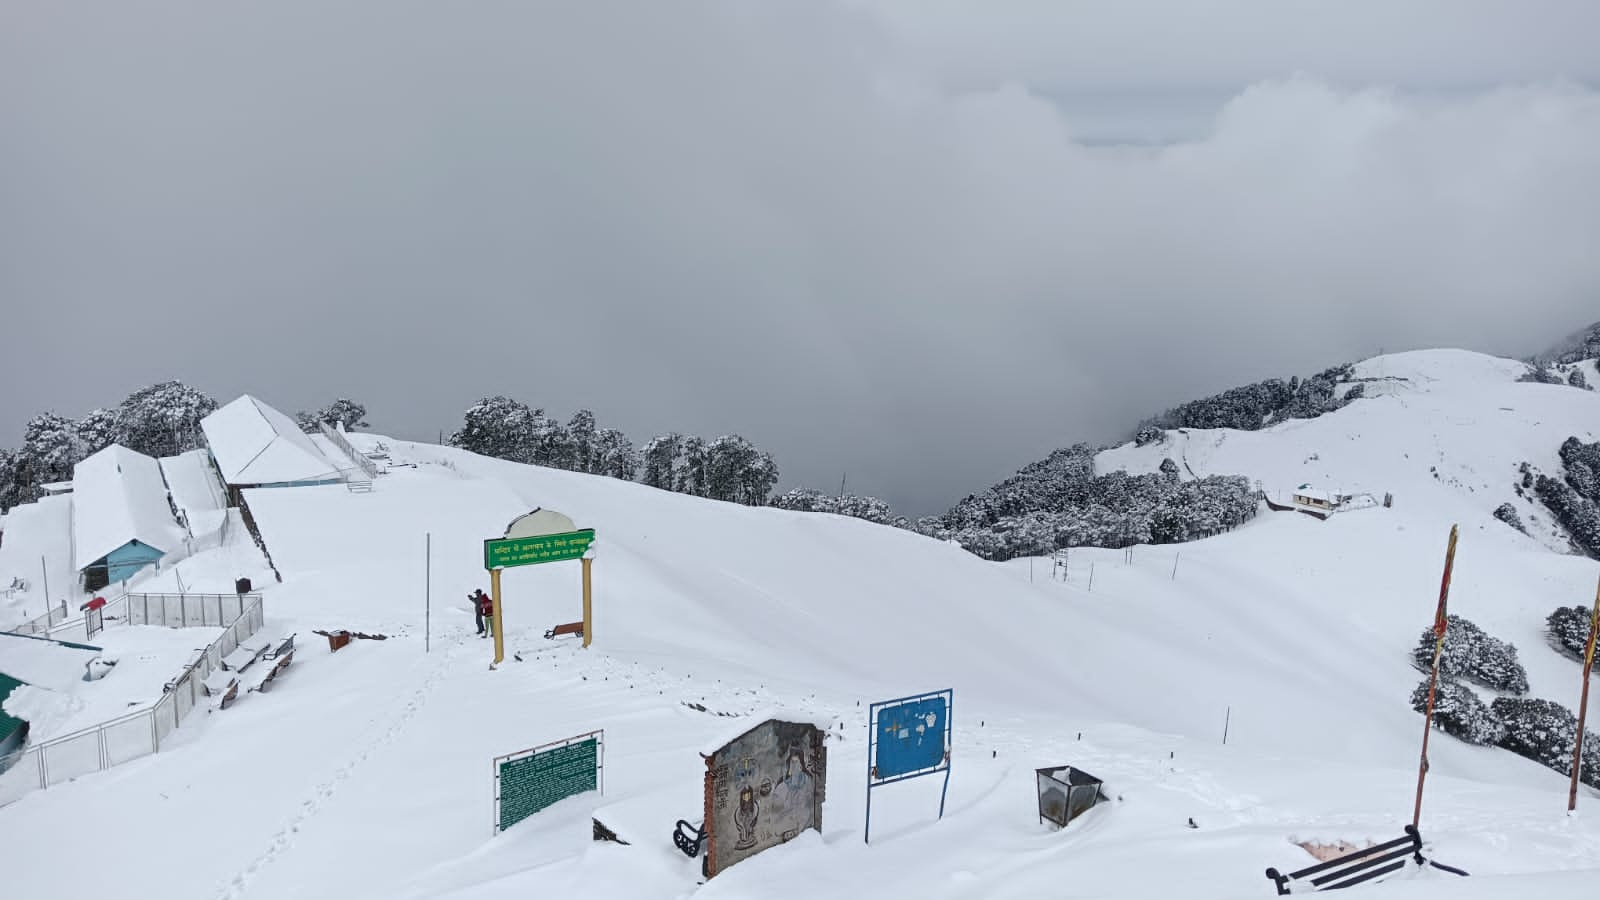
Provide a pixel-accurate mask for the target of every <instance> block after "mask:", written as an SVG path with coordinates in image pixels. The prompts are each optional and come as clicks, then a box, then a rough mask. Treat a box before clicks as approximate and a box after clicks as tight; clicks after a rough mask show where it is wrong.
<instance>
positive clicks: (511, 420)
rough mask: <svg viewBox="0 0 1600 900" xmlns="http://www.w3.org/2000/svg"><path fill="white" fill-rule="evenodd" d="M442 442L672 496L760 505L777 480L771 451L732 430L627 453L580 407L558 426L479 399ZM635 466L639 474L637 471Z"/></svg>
mask: <svg viewBox="0 0 1600 900" xmlns="http://www.w3.org/2000/svg"><path fill="white" fill-rule="evenodd" d="M463 419H464V421H463V423H462V426H461V429H460V430H458V431H456V432H455V433H454V434H452V435H450V441H449V442H450V445H451V446H453V447H459V448H461V449H463V450H470V451H472V452H473V453H477V454H480V455H483V456H492V457H494V458H496V459H506V460H511V461H512V462H520V463H527V464H530V465H536V466H546V467H549V468H553V469H565V470H568V471H572V472H586V473H589V474H592V475H606V476H609V477H611V478H620V479H622V480H623V481H633V480H634V479H635V478H637V479H638V480H639V481H640V482H641V483H643V484H647V485H649V486H651V487H655V488H660V489H662V490H667V491H675V492H677V493H680V494H692V495H694V496H696V497H708V498H710V499H713V500H725V501H728V502H730V503H742V504H745V505H747V506H762V505H765V504H766V503H767V502H768V501H769V499H770V498H771V496H772V490H773V488H774V486H776V485H777V483H778V464H777V462H775V461H774V460H773V458H772V454H770V453H766V452H764V451H762V450H760V449H758V448H757V447H756V446H755V445H754V444H752V443H750V441H748V440H746V439H745V438H743V437H741V436H740V435H737V434H728V435H723V436H721V437H718V438H715V439H713V440H710V441H707V440H705V439H704V438H701V437H697V436H695V435H686V434H682V433H680V432H676V431H674V432H669V433H667V434H662V435H657V436H656V437H654V438H651V439H650V440H649V441H648V442H647V443H646V444H645V445H644V448H643V449H642V450H635V449H634V445H633V442H632V441H630V440H629V439H628V437H627V435H625V434H623V433H622V432H621V431H619V430H617V429H615V428H602V427H600V425H599V424H598V422H597V421H596V420H595V415H594V413H593V412H591V411H590V410H587V409H580V410H578V411H577V412H576V413H574V414H573V415H572V418H571V419H569V420H568V421H567V422H566V423H565V424H563V423H562V422H561V421H560V420H559V419H557V418H555V417H553V416H549V415H547V414H546V413H545V411H544V410H543V409H541V408H538V407H531V406H529V405H528V404H526V403H523V402H522V401H520V400H513V399H512V398H510V397H505V396H495V397H485V398H484V399H482V400H480V401H478V402H477V403H475V404H473V405H472V407H471V408H469V409H468V410H467V411H466V414H465V415H464V417H463ZM641 470H642V471H641Z"/></svg>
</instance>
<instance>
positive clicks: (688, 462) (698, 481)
mask: <svg viewBox="0 0 1600 900" xmlns="http://www.w3.org/2000/svg"><path fill="white" fill-rule="evenodd" d="M680 460H681V465H679V467H678V471H676V472H674V473H673V478H672V485H673V486H672V489H673V490H675V491H677V492H678V493H680V494H693V495H694V496H696V497H704V496H706V442H705V441H704V440H702V439H701V438H699V437H696V436H695V435H690V436H688V437H686V438H684V440H683V455H682V456H681V457H680Z"/></svg>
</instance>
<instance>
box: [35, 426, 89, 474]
mask: <svg viewBox="0 0 1600 900" xmlns="http://www.w3.org/2000/svg"><path fill="white" fill-rule="evenodd" d="M86 455H87V454H85V453H84V452H83V443H82V441H80V440H79V439H78V425H77V423H76V422H74V421H72V420H71V419H69V418H67V417H66V416H62V415H58V414H56V413H53V412H47V413H40V414H39V415H37V416H34V417H33V418H32V419H29V420H28V424H27V426H26V427H25V428H24V429H23V438H22V456H23V457H24V458H25V459H26V460H27V461H28V463H29V464H30V467H31V470H32V475H33V477H34V478H35V479H37V481H36V483H37V484H48V483H50V482H52V481H70V480H71V479H72V467H73V466H75V465H77V464H78V463H79V462H80V461H81V460H82V459H83V458H84V457H85V456H86Z"/></svg>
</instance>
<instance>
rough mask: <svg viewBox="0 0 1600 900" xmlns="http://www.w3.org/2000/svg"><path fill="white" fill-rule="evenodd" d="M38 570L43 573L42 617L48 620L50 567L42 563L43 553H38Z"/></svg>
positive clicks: (47, 622)
mask: <svg viewBox="0 0 1600 900" xmlns="http://www.w3.org/2000/svg"><path fill="white" fill-rule="evenodd" d="M39 572H40V574H42V575H44V618H45V623H46V624H49V622H50V568H49V567H48V566H46V565H45V564H44V554H43V553H41V554H39Z"/></svg>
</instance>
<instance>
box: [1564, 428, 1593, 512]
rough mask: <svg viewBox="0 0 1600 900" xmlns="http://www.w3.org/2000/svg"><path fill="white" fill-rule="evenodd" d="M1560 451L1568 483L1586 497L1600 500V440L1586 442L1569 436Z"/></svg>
mask: <svg viewBox="0 0 1600 900" xmlns="http://www.w3.org/2000/svg"><path fill="white" fill-rule="evenodd" d="M1558 452H1559V453H1560V456H1561V463H1562V465H1564V466H1565V467H1566V469H1567V484H1569V485H1571V486H1572V489H1573V490H1575V491H1577V492H1578V493H1579V494H1580V495H1581V496H1583V498H1584V499H1586V500H1594V501H1600V441H1596V442H1595V443H1592V444H1585V443H1584V442H1583V441H1580V440H1578V439H1577V438H1576V437H1569V438H1567V439H1566V440H1564V441H1562V442H1561V449H1560V450H1559V451H1558Z"/></svg>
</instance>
